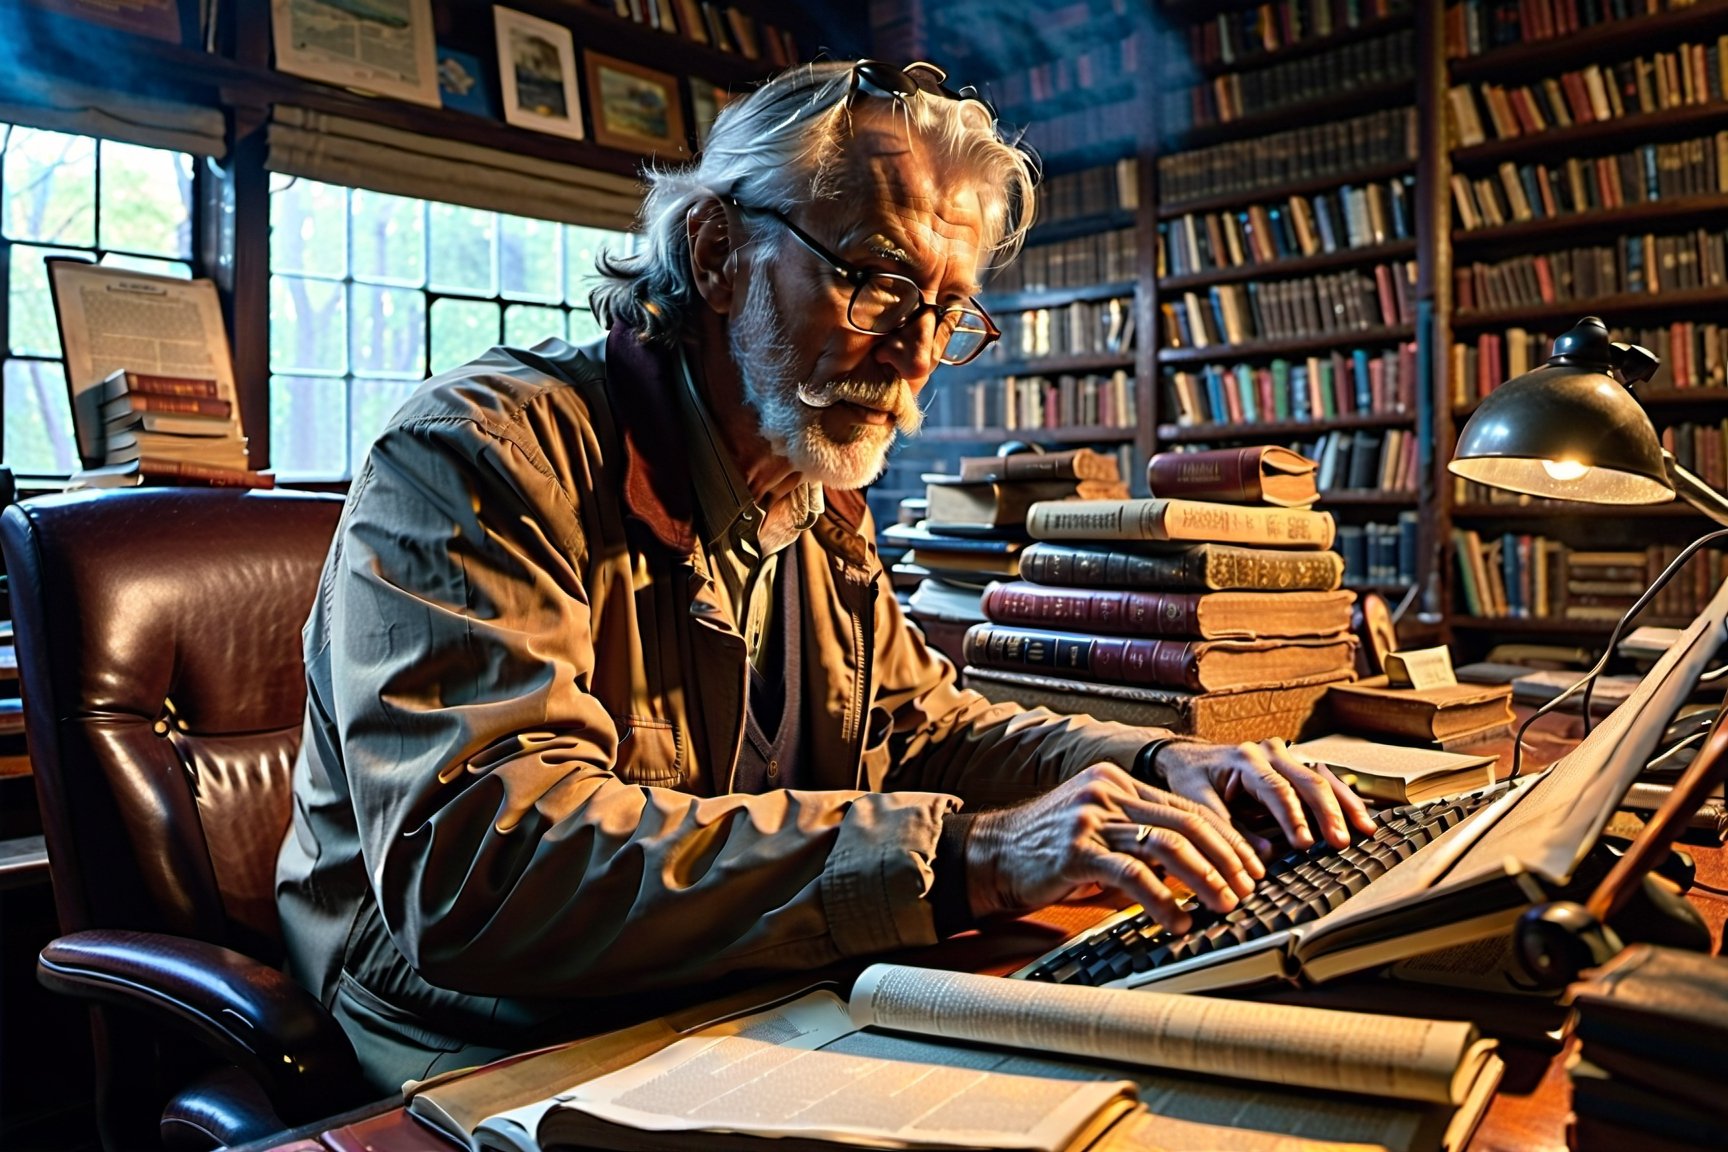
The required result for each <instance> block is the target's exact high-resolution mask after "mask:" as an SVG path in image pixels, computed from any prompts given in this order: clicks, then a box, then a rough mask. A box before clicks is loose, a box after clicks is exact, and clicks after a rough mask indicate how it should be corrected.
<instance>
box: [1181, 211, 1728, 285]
mask: <svg viewBox="0 0 1728 1152" xmlns="http://www.w3.org/2000/svg"><path fill="white" fill-rule="evenodd" d="M1725 200H1728V198H1725ZM1415 254H1416V241H1415V240H1393V241H1391V242H1390V243H1387V244H1371V245H1369V246H1368V247H1366V248H1344V249H1340V250H1339V251H1337V252H1321V253H1319V254H1317V255H1314V256H1299V257H1296V258H1294V259H1290V260H1273V261H1270V262H1269V263H1265V264H1242V265H1238V266H1237V267H1234V268H1214V269H1208V270H1207V271H1205V272H1188V273H1184V274H1183V275H1181V276H1166V277H1164V278H1163V279H1162V280H1159V281H1158V291H1160V292H1180V291H1182V290H1183V289H1185V288H1195V287H1199V286H1202V285H1210V284H1231V283H1236V282H1239V281H1243V280H1257V279H1260V278H1261V277H1284V276H1300V275H1303V274H1304V273H1309V272H1324V271H1326V270H1327V269H1330V268H1348V267H1351V266H1353V265H1357V264H1374V263H1378V262H1380V261H1382V260H1398V259H1402V258H1405V257H1409V256H1414V255H1415Z"/></svg>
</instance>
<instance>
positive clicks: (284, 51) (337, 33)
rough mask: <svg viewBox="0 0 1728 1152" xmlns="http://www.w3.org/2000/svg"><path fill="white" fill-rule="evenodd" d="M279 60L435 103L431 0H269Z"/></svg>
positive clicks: (303, 71)
mask: <svg viewBox="0 0 1728 1152" xmlns="http://www.w3.org/2000/svg"><path fill="white" fill-rule="evenodd" d="M270 15H271V24H272V30H273V32H274V34H275V45H276V67H278V68H280V69H281V70H282V71H284V72H291V73H293V74H294V75H296V76H305V77H307V78H308V79H311V80H322V81H323V82H325V83H327V84H340V85H342V86H343V87H347V88H358V89H361V90H363V91H366V92H372V93H376V94H378V95H380V96H394V97H397V98H398V99H401V100H411V101H413V102H414V103H416V104H430V105H431V106H432V107H434V108H436V107H438V106H439V105H440V103H441V102H442V100H441V98H440V97H439V95H438V51H437V45H436V43H435V42H434V38H433V28H432V6H431V0H271V5H270Z"/></svg>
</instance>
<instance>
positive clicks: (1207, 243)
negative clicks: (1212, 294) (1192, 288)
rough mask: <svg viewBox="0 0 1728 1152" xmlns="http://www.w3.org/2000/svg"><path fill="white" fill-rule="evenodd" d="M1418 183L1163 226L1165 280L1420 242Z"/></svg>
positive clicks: (1343, 190) (1348, 190) (1347, 190)
mask: <svg viewBox="0 0 1728 1152" xmlns="http://www.w3.org/2000/svg"><path fill="white" fill-rule="evenodd" d="M1415 192H1416V178H1415V177H1414V176H1404V177H1400V178H1397V179H1393V180H1387V181H1383V182H1374V183H1368V184H1361V185H1354V186H1352V185H1349V184H1346V185H1343V186H1341V187H1338V188H1334V189H1331V190H1330V191H1326V192H1316V193H1314V194H1313V195H1311V196H1295V195H1293V196H1290V197H1289V198H1287V199H1286V200H1284V201H1283V202H1282V203H1274V204H1254V205H1251V206H1249V207H1247V208H1243V209H1239V210H1237V211H1234V212H1204V213H1201V212H1190V213H1187V214H1185V215H1183V216H1179V217H1177V218H1176V219H1174V220H1167V221H1164V222H1163V223H1161V224H1159V225H1158V242H1159V248H1158V275H1160V276H1186V275H1190V274H1193V273H1196V272H1211V271H1215V270H1218V269H1221V268H1241V267H1244V266H1246V265H1251V264H1252V265H1259V264H1273V263H1276V262H1278V261H1280V260H1295V259H1299V258H1301V257H1304V256H1317V255H1319V254H1321V253H1325V252H1339V251H1344V250H1346V249H1352V248H1368V247H1372V246H1374V245H1376V244H1385V243H1388V242H1389V241H1394V240H1413V239H1415V236H1416V225H1415V217H1414V216H1413V215H1412V214H1411V211H1410V206H1411V203H1412V199H1413V197H1414V196H1415Z"/></svg>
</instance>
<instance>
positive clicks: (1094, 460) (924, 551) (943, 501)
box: [882, 448, 1128, 663]
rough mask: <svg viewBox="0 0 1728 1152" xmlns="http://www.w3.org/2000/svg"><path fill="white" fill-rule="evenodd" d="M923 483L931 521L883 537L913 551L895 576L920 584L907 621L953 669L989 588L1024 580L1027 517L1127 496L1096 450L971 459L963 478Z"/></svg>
mask: <svg viewBox="0 0 1728 1152" xmlns="http://www.w3.org/2000/svg"><path fill="white" fill-rule="evenodd" d="M924 480H925V483H926V485H927V487H926V489H925V493H926V495H925V504H924V512H925V519H924V520H923V521H922V522H920V523H918V524H915V525H910V526H908V525H903V524H896V525H893V526H891V527H889V528H887V529H885V530H884V531H883V533H882V535H883V537H884V538H885V540H886V541H887V542H888V543H890V544H894V545H899V546H903V547H905V548H907V549H908V551H907V552H906V553H905V554H904V555H903V556H902V557H901V559H900V561H899V562H898V563H896V564H895V565H894V572H895V574H896V575H897V576H900V577H907V578H912V577H915V578H917V579H918V586H917V587H916V588H914V589H913V591H912V595H911V598H910V600H909V602H908V612H909V614H910V615H911V617H912V619H913V620H914V621H915V622H916V623H917V624H918V625H919V627H920V628H922V629H923V631H924V635H925V638H926V639H927V640H929V641H930V643H931V644H933V645H934V646H935V647H936V648H937V649H939V650H940V651H941V652H943V653H944V654H945V655H947V656H948V657H949V658H950V659H952V660H954V662H955V663H959V662H960V653H961V647H962V642H963V640H964V637H965V632H966V629H967V628H969V627H971V626H972V625H973V624H976V623H978V622H980V621H982V620H983V619H984V612H983V609H982V608H981V606H980V602H981V600H982V598H983V595H984V589H985V587H986V586H987V585H988V584H989V583H990V582H991V581H994V580H1001V579H1003V578H1009V579H1012V578H1013V577H1015V576H1017V575H1018V574H1019V565H1020V554H1021V552H1022V551H1023V550H1024V548H1025V547H1026V544H1027V535H1026V514H1027V512H1028V510H1029V509H1030V508H1031V507H1032V506H1033V505H1034V504H1036V503H1039V502H1041V501H1050V500H1066V499H1075V498H1091V499H1124V498H1126V497H1127V495H1128V488H1127V485H1125V484H1124V483H1123V482H1122V476H1121V471H1120V469H1119V468H1118V467H1117V464H1116V458H1115V457H1114V456H1109V455H1105V454H1103V453H1100V452H1096V451H1093V450H1092V449H1090V448H1075V449H1071V450H1069V451H1066V452H1052V453H1042V452H1029V453H1019V454H1016V455H1012V456H967V457H963V458H962V459H961V461H960V474H959V475H958V476H947V475H926V476H925V477H924Z"/></svg>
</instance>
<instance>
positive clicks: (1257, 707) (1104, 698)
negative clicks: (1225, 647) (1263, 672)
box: [964, 666, 1328, 744]
mask: <svg viewBox="0 0 1728 1152" xmlns="http://www.w3.org/2000/svg"><path fill="white" fill-rule="evenodd" d="M964 675H965V680H966V686H967V687H968V688H971V689H972V690H974V691H975V692H977V693H978V694H979V695H981V696H983V697H984V698H985V699H986V700H989V701H991V702H992V703H995V704H1020V705H1024V706H1025V707H1027V708H1048V709H1050V711H1052V712H1060V713H1062V714H1063V715H1065V716H1074V715H1080V714H1085V715H1087V716H1091V717H1093V718H1095V719H1098V720H1115V721H1116V722H1118V723H1120V724H1133V725H1136V726H1137V727H1141V728H1168V729H1170V731H1172V732H1180V733H1182V734H1183V735H1185V736H1197V737H1199V738H1200V739H1202V740H1211V741H1214V742H1216V743H1219V744H1239V743H1241V742H1242V741H1244V740H1269V739H1271V738H1272V737H1274V736H1276V737H1278V738H1280V739H1282V740H1295V739H1297V738H1298V737H1299V736H1301V735H1302V734H1303V733H1304V731H1305V730H1306V729H1307V728H1308V726H1309V724H1310V723H1311V721H1312V719H1313V717H1314V714H1315V713H1316V712H1317V711H1318V710H1319V704H1320V699H1321V697H1323V696H1324V695H1325V694H1326V689H1327V687H1328V684H1327V683H1325V682H1322V683H1319V684H1299V685H1294V686H1287V687H1281V688H1249V689H1244V690H1242V691H1237V692H1186V691H1183V690H1181V689H1178V688H1151V687H1145V686H1137V685H1129V684H1095V683H1091V682H1088V681H1085V680H1073V679H1070V678H1068V677H1065V676H1043V675H1039V674H1038V673H1036V672H1013V671H1009V670H1007V669H1002V668H974V667H970V666H968V667H967V668H966V669H965V672H964Z"/></svg>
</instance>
